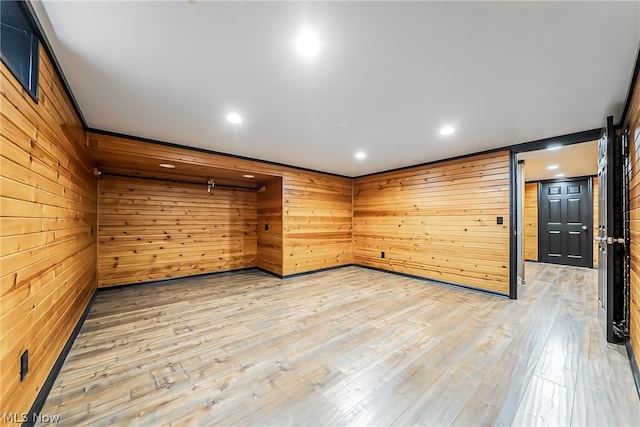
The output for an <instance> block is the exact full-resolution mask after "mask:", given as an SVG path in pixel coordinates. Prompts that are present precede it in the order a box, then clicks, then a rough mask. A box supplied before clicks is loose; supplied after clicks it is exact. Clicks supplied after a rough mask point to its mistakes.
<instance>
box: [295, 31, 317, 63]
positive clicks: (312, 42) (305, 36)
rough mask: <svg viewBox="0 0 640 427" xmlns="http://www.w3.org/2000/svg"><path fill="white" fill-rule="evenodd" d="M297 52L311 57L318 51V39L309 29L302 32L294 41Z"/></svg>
mask: <svg viewBox="0 0 640 427" xmlns="http://www.w3.org/2000/svg"><path fill="white" fill-rule="evenodd" d="M296 48H297V49H298V53H300V54H301V55H303V56H306V57H312V56H315V55H317V54H318V52H319V51H320V41H319V40H318V37H316V35H315V34H313V33H312V32H309V31H305V32H303V33H302V34H301V35H300V37H298V41H297V42H296Z"/></svg>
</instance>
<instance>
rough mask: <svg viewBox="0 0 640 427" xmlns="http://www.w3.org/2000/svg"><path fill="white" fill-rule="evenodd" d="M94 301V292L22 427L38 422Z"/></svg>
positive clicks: (28, 426) (30, 426)
mask: <svg viewBox="0 0 640 427" xmlns="http://www.w3.org/2000/svg"><path fill="white" fill-rule="evenodd" d="M95 299H96V292H94V293H93V295H91V299H90V300H89V303H88V304H87V306H86V307H85V309H84V311H83V312H82V315H81V316H80V319H78V323H76V326H75V327H74V328H73V331H72V332H71V335H70V336H69V339H68V340H67V342H66V344H65V345H64V347H63V348H62V351H61V352H60V355H59V356H58V358H57V359H56V362H55V363H54V364H53V367H52V368H51V371H49V375H48V376H47V379H46V380H45V381H44V384H43V385H42V388H41V389H40V392H39V393H38V396H36V400H35V401H34V402H33V405H31V408H30V409H29V412H28V414H27V420H26V421H24V422H23V423H22V426H23V427H32V426H33V425H35V423H36V421H37V420H38V416H39V415H40V412H41V411H42V408H43V407H44V403H45V402H46V401H47V397H48V396H49V393H50V392H51V389H52V388H53V385H54V384H55V382H56V378H58V374H59V373H60V369H62V365H63V364H64V361H65V359H66V358H67V355H69V351H71V347H72V346H73V343H74V342H75V340H76V337H77V336H78V333H80V329H82V325H84V321H85V320H86V319H87V316H88V315H89V312H90V311H91V307H92V306H93V302H94V301H95ZM47 415H54V414H47Z"/></svg>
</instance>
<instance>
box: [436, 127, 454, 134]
mask: <svg viewBox="0 0 640 427" xmlns="http://www.w3.org/2000/svg"><path fill="white" fill-rule="evenodd" d="M455 131H456V130H455V129H454V128H452V127H451V126H445V127H443V128H442V129H440V135H451V134H452V133H454V132H455Z"/></svg>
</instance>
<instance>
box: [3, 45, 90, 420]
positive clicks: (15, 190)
mask: <svg viewBox="0 0 640 427" xmlns="http://www.w3.org/2000/svg"><path fill="white" fill-rule="evenodd" d="M0 67H1V68H0V73H1V74H2V75H1V78H0V81H1V82H0V91H1V92H2V97H1V99H2V104H1V108H0V112H1V125H0V135H1V144H2V145H1V147H2V149H1V150H0V153H1V156H0V159H1V160H0V161H1V172H0V185H1V192H0V201H1V210H0V235H1V236H2V240H1V241H2V244H1V252H0V313H1V317H0V341H1V343H2V344H1V362H0V363H1V365H0V396H1V397H0V414H7V413H15V414H18V417H20V416H21V414H23V413H26V412H27V411H28V410H29V408H30V407H31V405H32V404H33V402H34V400H35V398H36V396H37V394H38V392H39V391H40V389H41V388H42V385H43V384H44V382H45V379H46V377H47V375H48V374H49V372H50V371H51V368H52V367H53V364H54V362H55V361H56V359H57V358H58V356H59V355H60V352H61V351H62V348H63V347H64V345H65V344H66V342H67V340H68V339H69V337H70V335H71V332H72V330H73V328H74V327H75V326H76V324H77V322H78V320H79V319H80V316H81V315H82V313H83V311H84V310H85V308H86V306H87V304H88V302H89V300H90V298H91V296H92V295H93V292H94V290H95V288H96V227H97V222H96V182H95V179H94V177H93V176H92V174H91V170H90V169H89V164H90V161H89V158H88V155H87V153H86V151H85V149H84V141H85V131H84V128H83V126H82V123H81V121H80V119H79V118H78V116H77V115H76V113H75V111H74V108H73V106H72V104H71V102H70V101H69V99H68V98H67V96H66V92H65V89H64V86H63V85H62V83H61V82H60V80H59V79H58V77H57V75H56V74H55V71H54V68H53V66H52V64H51V62H50V60H49V58H48V56H47V54H46V53H45V51H44V49H42V48H41V49H40V74H39V91H40V94H39V101H38V103H37V104H36V103H35V102H34V101H33V100H32V99H31V97H30V96H29V95H28V94H27V93H26V92H25V91H24V90H23V89H22V87H21V86H20V84H19V83H18V81H17V80H16V79H15V78H14V77H13V76H12V75H11V73H10V72H9V70H8V69H7V68H6V66H5V65H4V64H2V65H0ZM27 349H28V350H29V373H28V374H27V376H26V377H25V379H24V381H22V382H21V381H20V355H21V354H22V353H23V351H25V350H27ZM5 421H7V420H5V419H4V418H2V419H1V420H0V423H4V422H5Z"/></svg>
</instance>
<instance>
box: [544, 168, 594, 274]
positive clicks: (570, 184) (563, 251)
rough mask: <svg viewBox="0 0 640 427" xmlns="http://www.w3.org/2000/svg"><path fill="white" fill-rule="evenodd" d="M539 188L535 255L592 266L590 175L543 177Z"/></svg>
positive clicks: (561, 262) (556, 262)
mask: <svg viewBox="0 0 640 427" xmlns="http://www.w3.org/2000/svg"><path fill="white" fill-rule="evenodd" d="M539 188H540V197H539V201H540V202H539V204H538V206H539V213H538V218H539V224H540V225H539V234H538V236H539V242H538V251H539V254H538V259H539V260H540V261H541V262H550V263H554V264H563V265H574V266H579V267H593V234H592V231H593V230H592V228H593V194H592V191H591V178H580V179H566V180H561V181H543V182H541V183H540V187H539Z"/></svg>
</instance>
